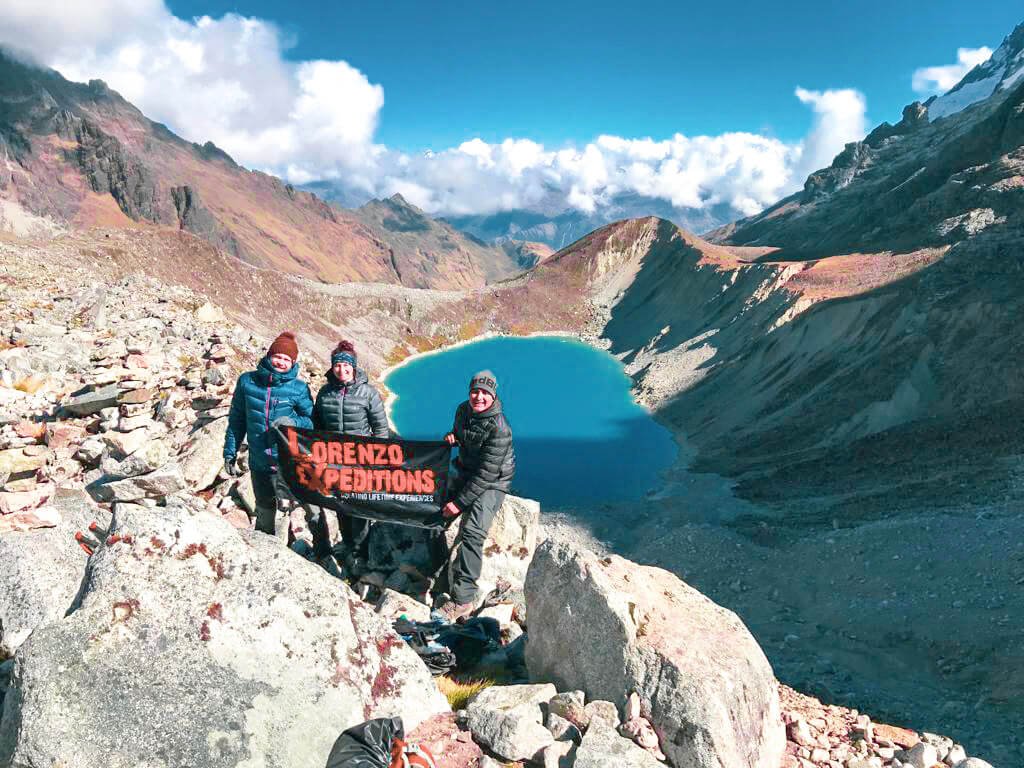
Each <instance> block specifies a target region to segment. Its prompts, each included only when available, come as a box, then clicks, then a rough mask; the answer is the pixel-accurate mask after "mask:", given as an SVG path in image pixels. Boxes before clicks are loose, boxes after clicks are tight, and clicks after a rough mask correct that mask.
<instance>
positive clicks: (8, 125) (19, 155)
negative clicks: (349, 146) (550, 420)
mask: <svg viewBox="0 0 1024 768" xmlns="http://www.w3.org/2000/svg"><path fill="white" fill-rule="evenodd" d="M0 157H2V158H3V159H4V164H3V168H4V172H3V174H2V176H0V199H2V200H7V201H11V202H14V203H17V204H18V205H19V206H21V207H22V208H23V209H25V210H26V211H29V212H30V213H32V214H35V215H38V216H45V217H49V218H51V219H54V220H57V221H61V222H67V223H70V224H71V225H73V226H75V227H79V228H80V227H90V226H107V227H111V226H113V227H126V228H130V227H138V226H149V227H153V226H156V227H169V228H174V229H182V230H186V231H189V232H192V233H193V234H196V235H198V236H200V237H202V238H203V239H205V240H207V241H208V242H210V243H211V244H213V245H215V246H216V247H218V248H220V249H222V250H224V251H226V252H228V253H231V254H233V255H236V256H238V257H239V258H242V259H243V260H245V261H247V262H249V263H251V264H254V265H257V266H261V267H270V268H274V269H278V270H281V271H284V272H289V273H292V274H297V275H303V276H306V277H310V278H313V279H317V280H321V281H326V282H341V281H347V280H359V281H371V282H392V283H401V284H403V285H409V286H414V287H448V288H466V287H479V286H482V285H483V284H484V283H485V280H486V279H487V278H491V279H493V278H496V277H503V276H507V275H509V274H512V273H513V272H514V271H515V265H514V264H513V263H512V262H511V260H510V259H509V257H508V256H507V255H506V254H505V253H504V252H503V251H502V250H501V249H499V248H495V247H490V246H482V245H479V244H476V243H473V242H472V241H470V240H469V239H468V238H466V237H464V236H463V235H461V234H460V233H457V232H454V231H451V232H450V233H446V237H445V239H444V242H438V241H437V238H424V237H417V234H418V233H417V232H403V233H402V236H401V237H392V236H391V234H390V233H389V232H388V231H387V230H385V229H381V228H378V227H374V226H373V224H372V222H364V221H363V220H361V218H360V217H359V216H357V215H356V213H355V212H352V211H346V210H343V209H340V208H336V207H333V206H331V205H328V204H327V203H325V202H323V201H322V200H320V199H319V198H317V197H316V196H315V195H313V194H311V193H309V192H303V191H300V190H296V189H295V188H293V187H292V186H290V185H288V184H285V183H284V182H282V181H281V180H280V179H277V178H275V177H273V176H269V175H267V174H264V173H260V172H256V171H249V170H246V169H244V168H242V167H240V166H238V165H236V164H235V163H234V162H233V161H232V159H231V158H230V157H229V156H228V155H227V154H225V153H224V152H222V151H221V150H219V149H218V148H217V147H215V146H213V145H212V144H209V143H207V144H205V145H203V146H200V145H197V144H192V143H189V142H187V141H184V140H182V139H181V138H179V137H178V136H176V135H174V134H173V133H172V132H170V131H169V130H167V129H166V128H165V127H164V126H162V125H159V124H157V123H154V122H152V121H150V120H149V119H147V118H146V117H145V115H143V114H142V113H141V112H140V111H139V110H138V109H136V108H135V107H134V106H132V105H131V104H129V103H128V102H127V101H125V100H124V99H123V98H121V97H120V96H119V95H118V94H116V93H114V92H113V91H111V90H110V89H108V88H107V87H106V86H105V85H104V84H103V83H102V82H100V81H92V82H90V83H89V84H88V85H82V84H77V83H71V82H68V81H67V80H65V79H64V78H62V77H61V76H60V75H59V74H57V73H56V72H52V71H50V72H44V71H42V70H37V69H32V68H29V67H26V66H23V65H21V64H18V63H16V62H14V61H12V60H10V59H6V58H3V56H2V54H0Z"/></svg>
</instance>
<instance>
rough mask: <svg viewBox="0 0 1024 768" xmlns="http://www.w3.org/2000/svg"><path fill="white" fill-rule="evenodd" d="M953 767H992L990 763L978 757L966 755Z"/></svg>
mask: <svg viewBox="0 0 1024 768" xmlns="http://www.w3.org/2000/svg"><path fill="white" fill-rule="evenodd" d="M953 768H992V765H991V764H990V763H986V762H985V761H984V760H982V759H981V758H979V757H968V758H967V759H966V760H961V761H960V762H959V763H957V764H956V765H954V766H953Z"/></svg>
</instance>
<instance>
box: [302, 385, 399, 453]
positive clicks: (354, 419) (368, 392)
mask: <svg viewBox="0 0 1024 768" xmlns="http://www.w3.org/2000/svg"><path fill="white" fill-rule="evenodd" d="M313 428H314V429H325V430H328V431H330V432H341V433H342V434H346V435H363V436H367V437H369V436H373V437H389V436H390V434H391V431H390V429H388V417H387V415H386V414H385V413H384V403H383V402H382V401H381V399H380V393H379V392H377V390H376V388H374V386H373V385H372V384H370V381H369V379H367V378H366V374H365V373H363V371H361V370H359V369H358V368H357V369H356V376H355V381H353V382H352V383H351V384H342V383H341V382H340V381H338V379H337V377H336V376H335V375H334V371H328V372H327V383H326V384H324V386H323V387H322V388H321V389H320V391H319V392H318V393H317V396H316V403H315V404H314V405H313Z"/></svg>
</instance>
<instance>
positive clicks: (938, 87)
mask: <svg viewBox="0 0 1024 768" xmlns="http://www.w3.org/2000/svg"><path fill="white" fill-rule="evenodd" d="M991 56H992V49H991V48H989V47H987V46H984V45H983V46H982V47H981V48H957V51H956V64H946V65H944V66H941V67H920V68H918V69H915V70H914V75H913V78H912V80H911V85H912V87H913V89H914V92H915V93H918V94H921V95H922V96H931V95H933V94H940V93H945V92H946V91H948V90H949V89H950V88H952V87H953V86H954V85H956V84H957V83H959V82H960V81H961V80H962V79H963V78H964V75H966V74H967V73H968V72H970V71H971V70H972V69H974V68H975V67H976V66H978V65H979V64H983V63H984V62H986V61H988V60H989V58H990V57H991Z"/></svg>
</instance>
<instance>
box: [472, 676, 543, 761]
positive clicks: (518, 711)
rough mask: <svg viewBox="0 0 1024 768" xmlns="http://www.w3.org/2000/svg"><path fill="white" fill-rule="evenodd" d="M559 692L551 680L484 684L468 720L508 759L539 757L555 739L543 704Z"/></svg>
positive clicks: (481, 740)
mask: <svg viewBox="0 0 1024 768" xmlns="http://www.w3.org/2000/svg"><path fill="white" fill-rule="evenodd" d="M556 693H557V691H556V690H555V686H553V685H551V684H550V683H544V684H540V685H495V686H492V687H490V688H484V689H483V690H482V691H480V693H478V694H477V695H476V696H474V697H473V699H472V701H470V702H469V704H468V705H467V706H466V723H467V725H468V726H469V730H470V732H471V733H472V734H473V738H474V739H475V740H476V741H477V743H479V744H484V745H486V746H488V747H490V748H491V751H493V752H494V753H495V754H496V755H498V756H499V757H502V758H504V759H506V760H535V759H536V757H537V756H538V755H539V754H540V752H541V751H542V750H543V749H544V748H545V747H546V746H548V745H549V744H551V742H553V741H554V740H555V738H554V736H553V735H552V734H551V731H549V730H548V729H547V728H545V727H544V726H543V725H542V724H541V723H542V721H543V719H544V711H543V709H542V706H543V705H545V704H547V702H548V701H549V700H550V699H551V698H552V697H553V696H554V695H555V694H556Z"/></svg>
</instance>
